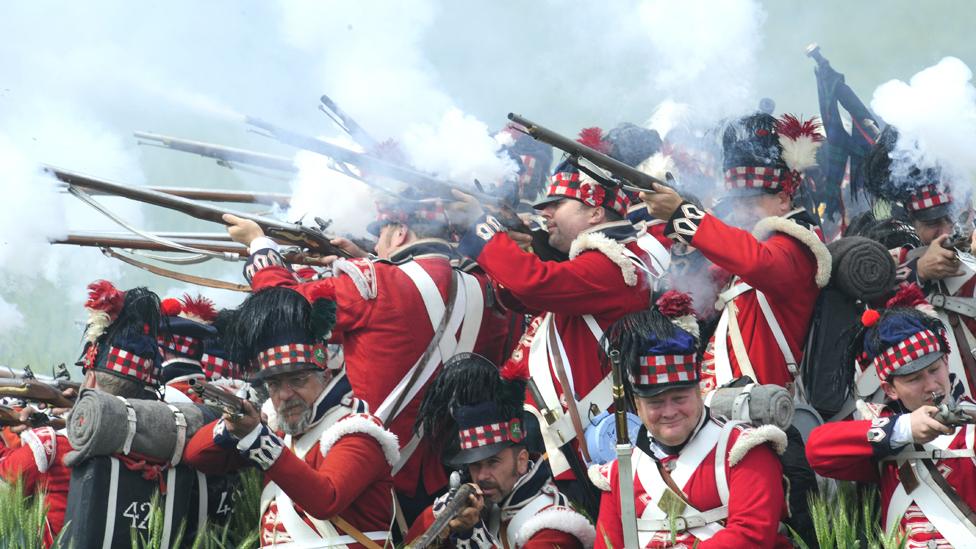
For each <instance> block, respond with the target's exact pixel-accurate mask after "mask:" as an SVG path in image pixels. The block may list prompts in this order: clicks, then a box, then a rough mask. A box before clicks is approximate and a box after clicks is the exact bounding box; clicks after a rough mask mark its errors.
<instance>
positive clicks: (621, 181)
mask: <svg viewBox="0 0 976 549" xmlns="http://www.w3.org/2000/svg"><path fill="white" fill-rule="evenodd" d="M508 119H509V120H511V121H512V122H515V123H516V124H518V125H519V126H521V128H516V129H520V130H521V131H522V132H523V133H525V134H527V135H529V136H530V137H532V138H533V139H536V140H538V141H542V142H543V143H548V144H549V145H552V146H553V147H556V148H557V149H559V150H561V151H563V152H565V153H566V154H568V155H569V157H570V158H572V159H574V161H575V162H576V163H577V165H578V166H579V167H580V169H581V170H583V171H584V172H586V173H587V174H589V175H591V176H594V178H595V179H597V180H598V181H600V182H601V183H604V184H612V185H619V186H621V187H623V188H624V189H626V190H628V191H632V192H646V193H652V192H654V185H655V184H656V185H661V186H664V187H669V186H670V185H668V184H667V182H665V181H662V180H660V179H658V178H656V177H654V176H652V175H649V174H646V173H644V172H642V171H640V170H638V169H636V168H632V167H630V166H628V165H627V164H624V163H623V162H621V161H619V160H617V159H615V158H611V157H610V156H607V155H605V154H603V153H602V152H600V151H598V150H596V149H593V148H590V147H587V146H586V145H583V144H582V143H579V142H577V141H576V140H575V139H570V138H569V137H566V136H564V135H561V134H558V133H556V132H554V131H552V130H550V129H549V128H547V127H545V126H540V125H539V124H536V123H535V122H532V121H531V120H528V119H526V118H523V117H522V116H521V115H518V114H515V113H508ZM580 159H583V160H586V161H588V162H589V163H591V164H593V165H594V166H597V167H598V168H601V169H603V170H606V171H607V172H609V173H610V175H611V177H612V179H610V180H609V181H608V180H607V179H608V178H605V177H602V176H600V175H599V174H595V173H593V172H592V171H591V170H589V169H588V168H587V166H586V165H585V164H580V162H579V161H580Z"/></svg>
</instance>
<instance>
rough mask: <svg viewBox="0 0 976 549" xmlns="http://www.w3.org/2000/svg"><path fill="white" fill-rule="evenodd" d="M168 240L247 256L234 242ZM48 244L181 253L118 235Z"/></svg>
mask: <svg viewBox="0 0 976 549" xmlns="http://www.w3.org/2000/svg"><path fill="white" fill-rule="evenodd" d="M164 238H165V237H164ZM168 240H169V241H171V242H175V243H176V244H181V245H183V246H192V247H194V248H198V249H201V250H207V251H208V252H214V253H222V254H236V255H238V256H240V257H247V255H248V250H247V247H246V246H244V245H241V244H237V243H234V242H226V241H223V242H222V241H209V240H196V239H192V238H168ZM50 242H51V244H68V245H72V246H82V247H89V248H121V249H123V250H146V251H151V252H174V251H181V250H174V249H173V248H172V247H170V246H167V245H166V244H163V243H160V242H155V241H152V240H147V239H145V238H142V237H138V236H131V235H130V236H126V235H124V234H118V233H116V234H112V233H109V234H100V233H69V234H68V235H67V236H64V237H62V238H54V239H51V240H50Z"/></svg>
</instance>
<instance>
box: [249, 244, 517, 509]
mask: <svg viewBox="0 0 976 549" xmlns="http://www.w3.org/2000/svg"><path fill="white" fill-rule="evenodd" d="M449 254H451V250H450V247H449V245H448V244H447V243H446V242H444V241H440V240H421V241H418V242H416V243H414V244H412V245H410V246H408V247H407V248H404V249H402V250H400V251H398V252H397V254H395V256H394V257H393V258H392V261H379V260H365V259H363V260H353V261H347V262H345V266H344V268H343V270H342V271H341V273H342V274H339V275H338V276H335V277H329V278H323V279H320V280H315V281H311V282H305V283H299V282H298V281H297V280H296V279H295V277H294V276H293V274H292V272H291V271H289V270H288V269H287V268H285V267H283V266H281V265H280V263H279V264H277V265H275V264H272V265H270V266H266V267H265V268H262V269H260V270H257V271H256V272H255V274H254V275H253V277H252V280H251V285H252V286H253V287H254V289H255V290H260V289H261V288H265V287H268V286H287V287H291V288H294V289H295V290H297V291H299V292H301V293H302V294H303V295H304V296H305V297H306V298H307V299H308V300H309V301H314V300H315V299H319V298H324V299H330V300H334V301H335V302H336V304H337V306H338V311H337V319H336V324H335V327H334V329H333V339H334V342H336V343H341V344H342V346H343V354H344V356H345V360H346V373H347V376H348V377H349V381H350V383H351V384H352V389H353V393H354V394H355V395H356V396H357V397H358V398H361V399H362V400H364V401H365V402H366V403H367V404H369V409H370V410H371V411H373V412H375V411H376V410H377V409H378V408H379V407H380V404H381V403H382V402H383V401H384V399H386V398H387V397H388V396H389V395H390V393H391V392H392V391H393V390H394V388H395V387H396V386H397V384H398V383H399V382H400V380H401V379H404V378H405V377H406V375H407V373H408V372H409V371H410V369H411V368H412V367H413V365H414V364H415V363H416V362H417V360H418V358H420V356H421V355H422V354H423V353H424V351H425V350H426V349H427V346H428V344H429V343H430V341H431V339H432V338H433V334H434V326H433V325H432V324H431V322H430V320H429V317H428V314H427V309H426V308H425V306H424V301H423V298H422V297H421V294H420V292H419V291H418V290H417V287H416V286H415V285H414V283H413V282H412V280H411V279H410V278H409V276H408V275H407V274H405V273H404V272H403V270H402V269H401V268H399V267H398V264H402V263H405V262H414V263H416V264H417V265H419V266H420V267H422V268H423V270H424V271H425V272H426V273H427V274H428V275H429V276H430V278H431V279H433V281H434V283H435V284H436V285H437V289H438V291H439V292H440V297H441V299H442V302H443V301H446V300H447V296H448V288H449V283H450V277H451V276H452V271H453V269H452V267H451V263H450V261H449ZM253 257H254V256H253V255H252V258H253ZM478 280H479V283H480V284H481V290H482V299H483V300H484V302H485V303H486V304H488V303H489V302H490V298H488V297H487V295H486V294H485V293H484V292H485V291H486V286H485V284H486V283H487V279H486V278H484V277H481V278H480V279H478ZM485 322H495V323H507V322H508V320H507V317H506V316H504V315H498V314H496V311H494V310H485V311H484V312H483V315H482V326H484V323H485ZM497 332H498V330H495V329H492V330H485V331H484V334H485V335H484V337H482V335H481V333H480V332H479V337H478V339H477V340H476V342H475V345H474V351H475V352H478V353H482V354H485V355H486V356H496V357H497V356H498V355H499V352H500V349H493V347H497V340H498V334H497ZM489 344H491V346H489ZM422 396H423V391H420V392H418V393H417V396H416V397H415V398H413V399H412V400H410V401H408V404H407V405H406V408H405V409H404V410H403V412H402V413H401V414H400V415H399V416H398V417H397V419H395V420H394V421H393V422H392V423H391V424H390V425H389V428H390V430H391V431H392V432H393V433H394V434H396V435H397V437H398V438H399V440H400V444H401V447H402V445H406V444H407V443H408V442H410V440H411V439H412V437H413V425H414V422H415V420H416V417H417V410H418V409H419V407H420V401H421V398H422ZM395 482H396V488H397V491H398V492H400V493H403V494H405V495H407V496H412V495H413V494H414V493H415V491H416V489H417V487H418V486H419V483H420V482H423V483H424V484H423V485H424V487H425V488H426V491H427V493H429V494H432V493H434V492H436V491H437V490H439V489H441V488H443V487H444V486H446V485H447V476H446V475H445V474H444V471H443V467H442V466H441V463H440V455H439V453H438V452H437V451H436V450H435V449H433V448H432V447H431V445H430V444H429V443H428V441H427V440H426V439H425V440H423V441H421V442H420V444H419V446H418V447H417V449H416V451H414V452H413V454H412V455H411V456H410V458H409V459H408V460H407V461H406V463H405V464H403V466H402V468H401V469H400V471H399V472H397V473H396V474H395Z"/></svg>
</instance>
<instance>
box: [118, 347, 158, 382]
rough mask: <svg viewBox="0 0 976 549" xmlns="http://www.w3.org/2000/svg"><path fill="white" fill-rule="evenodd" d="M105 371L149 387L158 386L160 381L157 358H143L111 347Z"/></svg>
mask: <svg viewBox="0 0 976 549" xmlns="http://www.w3.org/2000/svg"><path fill="white" fill-rule="evenodd" d="M105 369H106V370H108V371H110V372H115V373H117V374H120V375H123V376H126V377H131V378H135V379H138V380H139V381H141V382H143V383H146V384H147V385H156V384H157V382H158V380H159V372H158V371H157V368H156V360H155V357H149V358H146V357H141V356H139V355H137V354H134V353H131V352H129V351H126V350H125V349H120V348H118V347H109V349H108V358H107V359H106V360H105Z"/></svg>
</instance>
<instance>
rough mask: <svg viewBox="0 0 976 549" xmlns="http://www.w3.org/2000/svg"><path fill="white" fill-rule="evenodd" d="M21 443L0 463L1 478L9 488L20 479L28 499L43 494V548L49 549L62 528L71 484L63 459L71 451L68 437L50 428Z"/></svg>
mask: <svg viewBox="0 0 976 549" xmlns="http://www.w3.org/2000/svg"><path fill="white" fill-rule="evenodd" d="M21 440H22V441H23V444H22V445H21V446H20V447H19V448H16V449H14V450H11V451H10V452H9V453H7V454H6V455H5V456H4V458H3V459H2V460H0V478H2V479H3V481H4V482H6V483H7V484H10V485H13V484H14V483H15V482H17V480H18V479H20V480H21V482H22V483H23V486H24V493H25V494H28V495H30V494H34V493H36V492H38V491H40V492H44V504H45V505H46V506H47V509H48V510H47V518H46V520H45V524H44V526H45V528H44V544H45V546H46V547H50V546H51V544H52V543H54V538H55V536H57V535H58V533H59V532H60V531H61V529H62V528H63V527H64V513H65V510H66V509H67V507H68V487H69V486H70V484H71V469H69V468H68V466H66V465H65V464H64V456H65V454H67V453H68V452H70V451H71V445H70V444H69V443H68V437H67V436H65V435H63V434H58V433H56V432H55V431H54V429H53V428H51V427H40V428H38V429H33V430H30V431H25V432H24V433H23V434H22V435H21Z"/></svg>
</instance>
